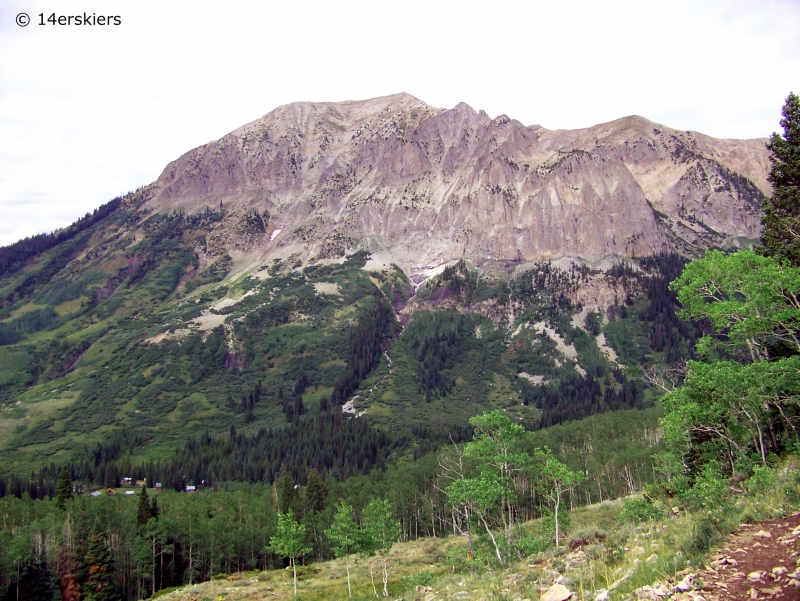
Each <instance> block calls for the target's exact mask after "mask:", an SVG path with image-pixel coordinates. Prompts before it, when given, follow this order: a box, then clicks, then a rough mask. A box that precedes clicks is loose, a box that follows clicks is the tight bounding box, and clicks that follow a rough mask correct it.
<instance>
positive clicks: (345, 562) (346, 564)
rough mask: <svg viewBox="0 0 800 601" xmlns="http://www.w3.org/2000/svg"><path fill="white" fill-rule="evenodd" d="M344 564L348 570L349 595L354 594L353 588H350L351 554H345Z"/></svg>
mask: <svg viewBox="0 0 800 601" xmlns="http://www.w3.org/2000/svg"><path fill="white" fill-rule="evenodd" d="M344 565H345V569H346V570H347V597H348V598H350V597H352V596H353V590H352V589H351V588H350V555H345V556H344Z"/></svg>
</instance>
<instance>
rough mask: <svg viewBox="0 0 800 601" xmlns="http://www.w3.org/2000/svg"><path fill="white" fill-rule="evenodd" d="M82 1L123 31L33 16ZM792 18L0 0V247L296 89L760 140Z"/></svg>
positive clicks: (636, 2) (785, 75)
mask: <svg viewBox="0 0 800 601" xmlns="http://www.w3.org/2000/svg"><path fill="white" fill-rule="evenodd" d="M21 12H25V13H27V14H29V15H30V18H31V23H30V25H28V26H27V27H24V28H23V27H19V26H18V25H17V24H16V22H15V19H16V16H17V14H18V13H21ZM84 12H85V13H87V14H89V15H91V14H92V13H95V14H97V15H117V16H119V17H120V18H121V22H122V24H121V25H119V26H94V27H92V26H74V25H73V26H53V25H50V24H48V25H46V26H40V25H38V23H39V19H40V17H39V14H40V13H42V14H43V15H44V18H45V19H47V18H48V17H49V16H50V15H51V14H53V13H55V14H56V15H57V16H59V15H64V16H67V15H83V13H84ZM798 31H800V2H798V1H797V0H781V1H779V0H776V1H772V2H771V1H769V0H760V1H758V2H755V1H752V0H750V1H742V2H737V1H724V0H713V1H707V2H700V1H694V2H688V1H687V2H684V1H678V0H669V1H658V2H656V1H653V0H633V1H625V0H620V1H613V2H610V1H609V2H602V1H598V0H587V1H577V0H576V1H569V0H547V1H537V0H525V1H510V0H493V1H492V2H489V1H471V0H458V1H450V0H445V1H442V0H426V1H421V0H403V1H402V2H396V1H387V0H347V1H336V0H291V1H285V2H274V1H255V0H252V1H245V0H225V2H221V1H213V2H211V1H203V0H190V1H189V0H187V1H182V0H168V1H164V0H103V1H98V0H80V1H77V0H43V1H39V0H2V1H1V2H0V215H1V216H2V218H0V245H2V244H9V243H11V242H13V241H15V240H17V239H19V238H21V237H24V236H28V235H31V234H35V233H38V232H44V231H51V230H53V229H55V228H58V227H61V226H64V225H66V224H68V223H70V222H71V221H73V220H74V219H75V218H77V217H79V216H80V215H82V214H83V213H85V212H86V211H89V210H91V209H93V208H95V207H97V206H98V205H99V204H101V203H103V202H106V201H107V200H109V199H111V198H113V197H115V196H118V195H120V194H122V193H125V192H127V191H129V190H132V189H135V188H137V187H139V186H142V185H144V184H148V183H150V182H152V181H153V180H154V179H156V178H157V177H158V175H159V174H160V173H161V171H162V169H163V168H164V166H165V165H166V164H167V163H168V162H169V161H171V160H173V159H175V158H177V157H178V156H180V155H181V154H183V153H184V152H186V151H188V150H190V149H191V148H194V147H196V146H198V145H200V144H203V143H205V142H208V141H210V140H214V139H216V138H219V137H221V136H223V135H225V134H226V133H227V132H229V131H231V130H232V129H235V128H236V127H238V126H240V125H243V124H244V123H247V122H249V121H252V120H254V119H257V118H258V117H260V116H261V115H263V114H265V113H267V112H269V111H271V110H272V109H274V108H275V107H277V106H279V105H281V104H285V103H288V102H292V101H296V100H312V101H338V100H353V99H364V98H371V97H375V96H383V95H387V94H392V93H396V92H401V91H402V92H408V93H410V94H413V95H414V96H416V97H418V98H420V99H421V100H424V101H425V102H427V103H428V104H430V105H433V106H438V107H444V108H452V107H453V106H455V105H456V104H457V103H459V102H461V101H463V102H466V103H468V104H470V105H471V106H472V107H474V108H475V109H483V110H485V111H486V112H488V113H489V114H490V115H491V116H492V117H494V116H497V115H500V114H503V113H505V114H507V115H509V116H510V117H512V118H515V119H518V120H520V121H522V122H523V123H525V124H534V123H538V124H541V125H543V126H545V127H548V128H578V127H587V126H590V125H594V124H596V123H601V122H604V121H610V120H612V119H616V118H619V117H623V116H625V115H630V114H638V115H642V116H644V117H647V118H649V119H652V120H654V121H657V122H660V123H663V124H665V125H668V126H671V127H675V128H678V129H691V130H696V131H701V132H703V133H706V134H709V135H713V136H717V137H727V138H754V137H763V136H768V135H769V134H770V133H772V132H773V131H775V130H776V129H779V126H778V120H779V119H780V108H781V106H782V105H783V101H784V100H785V98H786V96H787V95H788V93H789V91H790V90H794V91H795V92H798V93H800V35H798Z"/></svg>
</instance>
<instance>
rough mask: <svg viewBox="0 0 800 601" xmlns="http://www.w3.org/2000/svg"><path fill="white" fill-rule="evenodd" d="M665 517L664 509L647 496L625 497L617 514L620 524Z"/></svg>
mask: <svg viewBox="0 0 800 601" xmlns="http://www.w3.org/2000/svg"><path fill="white" fill-rule="evenodd" d="M662 517H664V511H663V510H662V509H661V508H660V507H658V506H657V505H654V504H653V503H651V502H650V500H649V499H647V498H645V497H636V498H634V499H625V500H624V501H622V511H620V512H619V515H618V516H617V521H619V523H620V524H638V523H641V522H649V521H651V520H657V519H659V518H662Z"/></svg>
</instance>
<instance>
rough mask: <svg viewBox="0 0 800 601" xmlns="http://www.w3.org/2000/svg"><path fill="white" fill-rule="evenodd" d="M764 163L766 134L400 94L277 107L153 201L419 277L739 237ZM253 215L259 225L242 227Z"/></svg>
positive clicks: (191, 164) (749, 225)
mask: <svg viewBox="0 0 800 601" xmlns="http://www.w3.org/2000/svg"><path fill="white" fill-rule="evenodd" d="M768 167H769V161H768V154H767V150H766V149H765V147H764V141H763V140H719V139H715V138H711V137H709V136H705V135H703V134H700V133H696V132H686V131H678V130H674V129H672V128H669V127H666V126H663V125H660V124H657V123H654V122H652V121H649V120H648V119H645V118H643V117H639V116H635V115H633V116H629V117H624V118H622V119H617V120H615V121H611V122H609V123H603V124H599V125H595V126H593V127H590V128H584V129H577V130H548V129H546V128H543V127H541V126H538V125H533V126H525V125H523V124H522V123H520V122H519V121H516V120H514V119H512V118H510V117H509V116H507V115H499V116H497V117H495V118H491V117H489V115H487V114H486V113H485V112H483V111H476V110H475V109H473V108H472V107H470V106H469V105H468V104H465V103H459V104H458V105H456V106H455V107H454V108H453V109H450V110H445V109H438V108H435V107H431V106H429V105H427V104H426V103H424V102H422V101H421V100H419V99H417V98H415V97H414V96H411V95H410V94H406V93H400V94H394V95H391V96H384V97H380V98H373V99H370V100H362V101H346V102H296V103H291V104H288V105H284V106H281V107H278V108H277V109H275V110H274V111H272V112H270V113H268V114H266V115H264V117H262V118H261V119H258V120H256V121H254V122H252V123H249V124H247V125H245V126H243V127H241V128H239V129H237V130H235V131H233V132H231V133H230V134H228V135H226V136H224V137H223V138H221V139H219V140H216V141H214V142H210V143H209V144H205V145H203V146H201V147H199V148H196V149H194V150H192V151H190V152H188V153H186V154H185V155H183V156H182V157H180V158H179V159H177V160H176V161H174V162H172V163H170V164H169V165H168V166H167V168H166V169H165V170H164V172H163V173H162V174H161V176H160V177H159V178H158V180H157V182H156V183H155V185H154V188H153V195H152V198H151V200H150V201H149V207H150V208H152V209H154V210H155V211H159V212H173V211H176V210H180V211H184V212H187V213H195V212H199V211H202V210H204V208H205V207H212V208H216V207H219V206H220V205H222V206H223V207H224V209H225V211H226V218H225V219H224V220H223V221H222V222H220V223H219V224H218V225H217V226H216V229H214V230H213V231H212V232H210V234H209V239H210V242H211V243H212V245H216V246H217V247H218V248H220V249H223V248H225V249H229V250H230V249H234V250H235V251H236V252H240V253H243V254H246V255H247V256H248V257H249V259H248V260H251V261H253V262H263V263H266V262H268V261H271V260H272V259H273V258H275V257H284V258H285V257H287V256H290V255H295V256H296V257H298V258H299V259H300V260H304V261H310V260H315V259H317V260H319V259H328V258H335V257H338V256H341V255H343V254H345V253H347V252H351V251H353V250H355V249H358V248H366V247H369V248H370V250H372V251H373V252H377V251H381V252H384V253H385V256H386V257H387V259H388V260H391V261H393V262H396V263H397V264H399V265H401V266H403V267H404V269H406V270H407V271H408V272H409V273H413V272H415V271H420V270H423V269H427V268H430V267H432V266H437V265H442V264H444V263H447V262H450V261H453V260H457V259H460V258H462V257H465V258H467V259H469V260H471V261H473V262H475V263H476V264H480V263H481V262H483V261H487V260H490V261H498V260H499V261H512V262H518V263H526V262H531V261H539V260H547V259H558V258H561V257H581V258H583V259H586V260H589V261H597V260H599V259H601V258H603V257H606V256H610V255H618V256H642V255H648V254H652V253H655V252H658V251H660V250H665V249H673V250H678V251H680V252H684V253H694V252H698V251H699V250H702V249H703V248H706V247H709V246H725V245H731V244H733V245H737V244H743V243H747V242H748V241H749V240H752V239H755V238H756V237H757V236H758V234H759V228H760V221H759V215H758V211H759V206H760V202H761V199H762V198H763V196H764V195H765V194H768V193H769V186H768V184H767V182H766V174H767V171H768ZM253 212H255V213H258V214H259V215H261V216H262V217H263V223H264V224H265V226H264V228H263V232H261V233H260V235H249V234H248V235H246V236H245V235H243V234H242V231H241V229H242V228H241V227H240V225H241V220H242V219H244V218H245V217H246V216H247V215H248V214H252V213H253Z"/></svg>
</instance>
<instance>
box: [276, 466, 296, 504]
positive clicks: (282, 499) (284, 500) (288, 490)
mask: <svg viewBox="0 0 800 601" xmlns="http://www.w3.org/2000/svg"><path fill="white" fill-rule="evenodd" d="M278 505H279V506H280V511H281V513H287V512H289V511H294V510H295V508H296V506H297V489H296V488H295V485H294V478H292V477H291V476H290V475H289V474H286V475H285V476H284V477H283V479H282V480H281V488H280V496H279V497H278Z"/></svg>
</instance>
